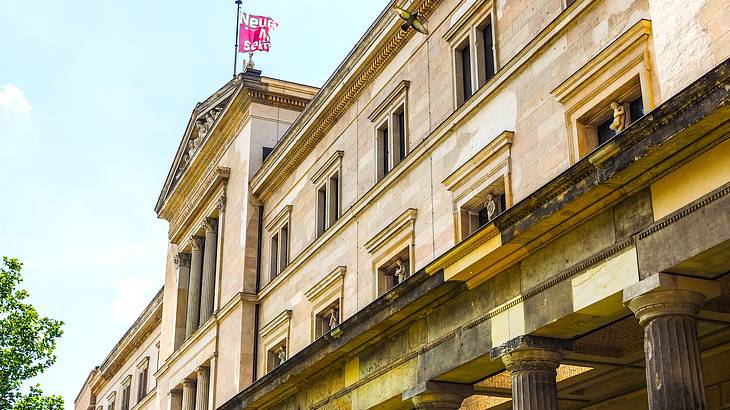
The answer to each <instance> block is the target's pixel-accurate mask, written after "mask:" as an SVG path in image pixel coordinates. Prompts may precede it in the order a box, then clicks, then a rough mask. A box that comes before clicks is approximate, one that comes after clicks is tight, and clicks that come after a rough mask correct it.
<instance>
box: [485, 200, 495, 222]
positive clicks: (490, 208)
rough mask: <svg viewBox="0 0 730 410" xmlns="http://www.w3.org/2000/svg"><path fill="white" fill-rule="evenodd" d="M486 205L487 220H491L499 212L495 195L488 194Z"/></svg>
mask: <svg viewBox="0 0 730 410" xmlns="http://www.w3.org/2000/svg"><path fill="white" fill-rule="evenodd" d="M484 206H485V207H486V208H487V220H490V221H491V220H492V219H493V218H494V216H495V214H496V213H497V203H496V202H495V201H494V195H492V194H488V195H487V200H486V202H485V204H484Z"/></svg>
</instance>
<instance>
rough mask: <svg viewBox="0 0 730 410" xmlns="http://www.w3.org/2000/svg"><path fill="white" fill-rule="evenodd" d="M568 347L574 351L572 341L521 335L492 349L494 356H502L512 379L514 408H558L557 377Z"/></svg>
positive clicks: (541, 409) (522, 409) (545, 409)
mask: <svg viewBox="0 0 730 410" xmlns="http://www.w3.org/2000/svg"><path fill="white" fill-rule="evenodd" d="M565 350H571V344H570V342H567V341H564V340H559V339H549V338H542V337H535V336H521V337H518V338H516V339H513V340H511V341H509V342H507V343H506V344H504V345H502V346H499V347H496V348H494V349H492V358H497V357H501V358H502V362H503V363H504V366H505V368H506V369H507V372H509V375H510V377H511V379H512V408H513V409H514V410H557V409H558V384H557V381H556V376H557V369H558V367H559V366H560V361H561V360H562V358H563V354H562V353H561V351H565Z"/></svg>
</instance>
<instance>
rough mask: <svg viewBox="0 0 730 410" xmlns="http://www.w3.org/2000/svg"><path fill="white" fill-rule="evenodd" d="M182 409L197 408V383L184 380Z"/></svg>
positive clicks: (192, 409)
mask: <svg viewBox="0 0 730 410" xmlns="http://www.w3.org/2000/svg"><path fill="white" fill-rule="evenodd" d="M182 410H195V383H194V382H193V381H192V380H190V379H185V380H183V394H182Z"/></svg>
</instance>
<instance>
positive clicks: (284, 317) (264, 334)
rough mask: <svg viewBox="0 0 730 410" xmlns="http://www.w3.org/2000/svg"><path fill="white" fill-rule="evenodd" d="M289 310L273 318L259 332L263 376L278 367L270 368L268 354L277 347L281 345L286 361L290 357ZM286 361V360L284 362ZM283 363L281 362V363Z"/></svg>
mask: <svg viewBox="0 0 730 410" xmlns="http://www.w3.org/2000/svg"><path fill="white" fill-rule="evenodd" d="M291 316H292V311H291V310H285V311H283V312H281V313H280V314H278V315H277V316H276V317H275V318H273V319H272V320H271V321H269V323H267V324H266V325H265V326H264V327H262V328H261V330H260V332H259V333H260V335H261V336H260V337H261V349H262V353H263V354H262V355H261V356H262V357H263V361H262V363H261V364H262V371H263V374H267V373H269V372H270V371H272V370H273V369H275V368H276V367H278V366H279V365H281V363H279V364H278V365H276V366H272V363H271V358H270V356H269V354H270V353H271V352H272V351H273V350H274V349H276V348H278V347H279V346H281V345H282V344H283V346H284V349H285V351H286V358H287V360H288V359H289V358H290V357H291V350H290V345H289V340H290V331H291ZM285 361H286V360H285ZM282 363H283V362H282Z"/></svg>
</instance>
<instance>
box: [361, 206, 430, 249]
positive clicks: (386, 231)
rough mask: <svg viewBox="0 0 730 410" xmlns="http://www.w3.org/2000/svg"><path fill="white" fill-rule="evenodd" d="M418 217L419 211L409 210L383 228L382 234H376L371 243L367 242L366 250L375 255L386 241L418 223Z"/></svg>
mask: <svg viewBox="0 0 730 410" xmlns="http://www.w3.org/2000/svg"><path fill="white" fill-rule="evenodd" d="M417 216H418V210H416V209H413V208H409V209H407V210H406V211H405V212H403V213H402V214H401V215H400V216H398V217H397V218H396V219H395V220H394V221H393V222H391V223H389V224H388V226H386V227H385V228H383V230H381V231H380V232H378V233H377V234H375V236H373V237H372V238H371V239H370V240H369V241H367V242H365V245H364V247H365V250H366V251H367V252H368V253H373V252H374V251H375V250H376V249H378V248H380V247H381V246H382V245H383V243H384V242H385V241H387V240H388V239H389V238H391V237H392V236H393V235H395V234H396V233H398V232H400V231H401V230H403V229H404V228H406V227H408V226H411V225H413V224H414V223H415V222H416V217H417Z"/></svg>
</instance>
